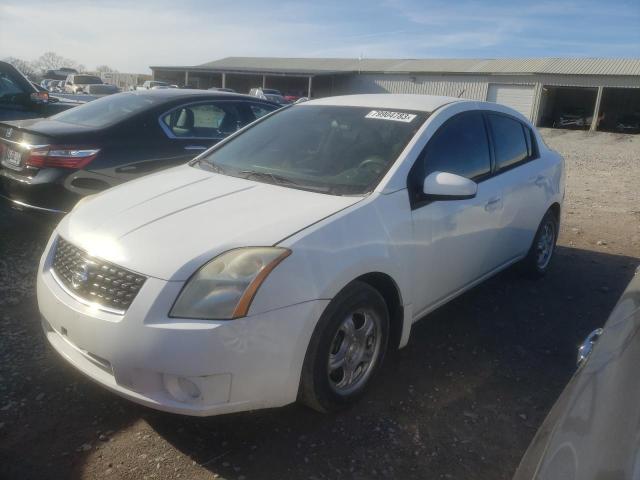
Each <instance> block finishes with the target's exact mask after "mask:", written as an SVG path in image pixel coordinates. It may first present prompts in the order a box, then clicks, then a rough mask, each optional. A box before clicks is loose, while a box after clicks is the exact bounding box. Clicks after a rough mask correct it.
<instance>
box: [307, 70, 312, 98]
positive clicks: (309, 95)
mask: <svg viewBox="0 0 640 480" xmlns="http://www.w3.org/2000/svg"><path fill="white" fill-rule="evenodd" d="M312 85H313V77H312V76H311V75H309V89H308V91H307V98H311V86H312Z"/></svg>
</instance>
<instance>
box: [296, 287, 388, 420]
mask: <svg viewBox="0 0 640 480" xmlns="http://www.w3.org/2000/svg"><path fill="white" fill-rule="evenodd" d="M388 341H389V310H388V308H387V304H386V302H385V301H384V298H383V297H382V295H380V293H379V292H378V291H377V290H376V289H374V288H373V287H371V286H370V285H368V284H366V283H364V282H360V281H354V282H352V283H350V284H349V285H347V286H346V287H345V288H344V289H343V290H342V291H341V292H340V293H339V294H338V295H336V297H335V298H334V299H333V300H332V301H331V303H330V304H329V305H328V306H327V308H326V310H325V311H324V312H323V314H322V316H321V317H320V320H319V321H318V324H317V326H316V328H315V330H314V332H313V336H312V337H311V341H310V342H309V347H308V348H307V354H306V356H305V360H304V365H303V367H302V378H301V381H300V394H299V400H300V401H301V402H302V403H304V404H305V405H307V406H309V407H311V408H313V409H314V410H317V411H319V412H329V411H335V410H339V409H341V408H344V407H346V406H348V405H350V404H352V403H354V402H356V401H357V400H358V399H359V398H360V397H361V396H362V395H363V393H364V392H365V390H366V388H367V387H368V386H369V385H370V384H371V380H372V379H373V378H374V377H375V375H376V373H377V372H378V370H379V368H380V366H381V365H382V361H383V360H384V355H385V353H386V350H387V344H388ZM369 358H370V359H369ZM330 362H332V363H333V365H332V366H330ZM349 372H351V374H349Z"/></svg>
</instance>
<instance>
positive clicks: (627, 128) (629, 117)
mask: <svg viewBox="0 0 640 480" xmlns="http://www.w3.org/2000/svg"><path fill="white" fill-rule="evenodd" d="M616 132H620V133H640V114H637V113H628V114H626V115H621V116H620V118H618V121H617V122H616Z"/></svg>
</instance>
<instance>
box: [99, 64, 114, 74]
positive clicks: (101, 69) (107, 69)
mask: <svg viewBox="0 0 640 480" xmlns="http://www.w3.org/2000/svg"><path fill="white" fill-rule="evenodd" d="M96 72H97V73H112V72H113V73H118V70H116V69H115V68H111V67H110V66H109V65H98V66H97V67H96Z"/></svg>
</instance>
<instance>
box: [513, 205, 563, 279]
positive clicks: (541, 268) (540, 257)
mask: <svg viewBox="0 0 640 480" xmlns="http://www.w3.org/2000/svg"><path fill="white" fill-rule="evenodd" d="M558 230H559V222H558V218H557V217H556V214H555V213H554V212H553V211H552V210H547V213H546V214H545V216H544V217H543V218H542V221H541V222H540V225H539V226H538V230H537V232H536V236H535V237H534V239H533V244H532V245H531V248H530V249H529V253H528V254H527V256H526V257H525V259H524V260H523V262H522V265H523V267H524V270H525V273H527V274H529V275H531V276H538V277H539V276H542V275H544V274H545V273H547V271H548V270H549V265H550V264H551V260H552V259H553V254H554V253H555V248H556V242H557V240H558Z"/></svg>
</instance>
